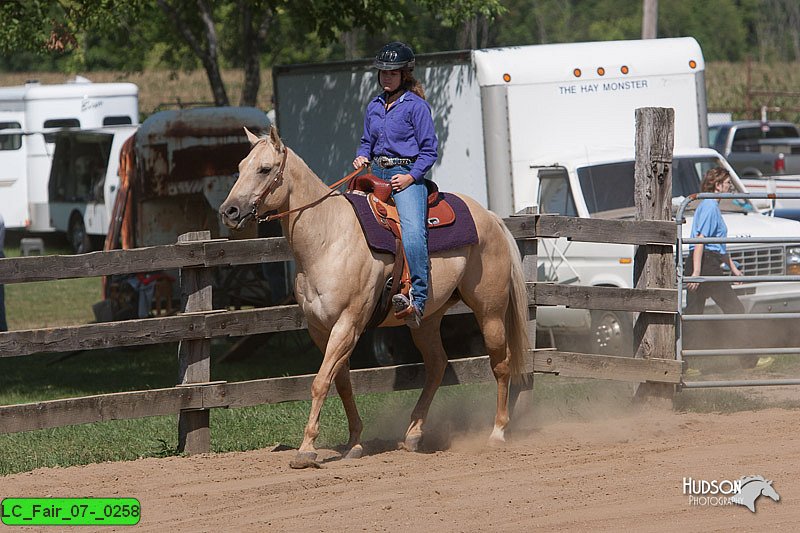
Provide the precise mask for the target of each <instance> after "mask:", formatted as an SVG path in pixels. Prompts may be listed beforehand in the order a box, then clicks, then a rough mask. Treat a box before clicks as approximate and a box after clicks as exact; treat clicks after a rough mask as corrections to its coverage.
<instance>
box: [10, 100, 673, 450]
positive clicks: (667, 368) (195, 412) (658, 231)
mask: <svg viewBox="0 0 800 533" xmlns="http://www.w3.org/2000/svg"><path fill="white" fill-rule="evenodd" d="M672 122H673V115H672V110H670V109H657V108H645V109H638V110H637V111H636V129H637V134H636V139H637V161H636V178H635V179H636V205H637V220H635V221H626V220H603V219H582V218H569V217H561V216H551V215H541V216H540V215H525V216H514V217H511V218H508V219H506V220H505V223H506V225H507V226H508V228H509V230H511V233H512V234H513V235H514V237H515V238H516V239H517V240H518V241H520V249H521V251H522V254H523V269H524V272H525V279H526V282H527V293H528V305H529V309H530V323H529V331H528V334H529V336H531V343H532V346H535V340H536V336H535V333H536V307H537V306H540V305H566V306H569V307H575V308H583V309H610V310H616V311H630V312H635V313H638V316H637V320H636V323H635V327H634V339H635V344H636V346H635V351H634V353H635V354H636V357H635V358H625V357H614V356H602V355H592V354H581V353H573V352H564V351H553V350H538V349H536V348H533V349H532V350H531V351H530V352H529V353H528V354H526V356H525V372H526V373H527V374H531V373H533V372H546V373H552V374H558V375H561V376H570V377H588V378H598V379H616V380H625V381H633V382H639V383H642V386H640V388H639V391H638V392H637V394H639V395H641V396H655V397H658V396H664V395H666V396H669V395H670V394H671V391H672V390H673V388H674V387H673V385H675V384H678V383H680V380H681V375H682V365H681V363H680V362H679V361H677V360H676V359H675V326H674V314H675V313H676V310H677V292H676V290H675V288H674V287H675V279H674V278H675V276H674V265H673V264H672V259H671V258H672V248H673V245H674V243H675V241H676V227H675V224H674V223H673V222H669V221H668V220H669V217H670V213H669V203H670V198H671V191H672V177H671V159H672V131H673V128H672ZM558 237H566V238H568V239H571V240H574V241H585V242H600V243H614V244H632V245H636V246H637V247H638V248H637V252H636V257H635V262H634V279H635V287H636V288H633V289H623V288H611V287H586V286H566V285H557V284H556V285H553V284H545V283H537V282H536V275H537V239H538V238H558ZM290 259H292V256H291V252H290V250H289V247H288V245H287V243H286V241H285V240H284V239H283V238H268V239H252V240H243V241H228V240H209V239H208V237H207V235H205V236H204V235H203V234H202V233H194V234H186V235H182V236H181V237H180V238H179V240H178V243H177V244H174V245H167V246H153V247H149V248H139V249H134V250H115V251H109V252H94V253H90V254H85V255H77V256H44V257H41V256H37V257H21V258H12V259H0V283H21V282H29V281H43V280H55V279H67V278H81V277H93V276H108V275H113V274H128V273H133V272H153V271H158V270H172V269H180V270H181V276H180V278H181V295H182V301H183V302H184V303H183V312H182V313H181V314H179V315H177V316H170V317H159V318H152V319H144V320H129V321H122V322H112V323H100V324H89V325H83V326H71V327H61V328H48V329H37V330H29V331H12V332H6V333H0V357H18V356H25V355H29V354H32V353H37V352H68V351H73V350H87V349H98V348H113V347H121V346H132V345H137V346H138V345H143V344H156V343H164V342H175V341H179V342H180V347H179V350H178V351H179V383H178V385H177V386H176V387H171V388H167V389H154V390H146V391H135V392H123V393H115V394H102V395H97V396H89V397H83V398H69V399H62V400H52V401H47V402H37V403H31V404H23V405H9V406H0V433H12V432H19V431H29V430H35V429H43V428H52V427H61V426H66V425H71V424H85V423H90V422H100V421H106V420H119V419H131V418H142V417H147V416H156V415H168V414H178V416H179V419H178V434H179V438H178V442H179V449H180V450H183V451H186V452H189V453H199V452H206V451H208V450H209V449H210V431H209V409H211V408H217V407H245V406H252V405H261V404H270V403H277V402H285V401H291V400H302V399H306V398H308V397H309V395H310V393H309V391H310V387H311V381H312V379H313V376H310V375H305V376H293V377H283V378H271V379H259V380H253V381H244V382H237V383H227V382H210V381H209V380H210V339H212V338H214V337H220V336H231V337H237V336H244V335H253V334H256V333H267V332H275V331H288V330H298V329H305V328H306V322H305V318H304V316H303V314H302V313H301V311H300V309H299V307H298V306H296V305H290V306H279V307H270V308H260V309H248V310H238V311H227V310H214V309H212V306H211V296H212V295H211V269H212V268H214V267H217V266H227V265H244V264H253V263H263V262H274V261H286V260H290ZM468 312H469V309H468V308H467V307H466V306H464V305H463V304H459V305H456V306H454V307H453V308H451V309H450V311H449V313H450V314H458V313H468ZM351 379H352V382H353V390H354V392H355V393H356V394H364V393H370V392H389V391H396V390H403V389H411V388H421V387H422V384H423V380H424V368H423V366H422V365H421V364H412V365H399V366H393V367H383V368H372V369H364V370H354V371H352V372H351ZM493 380H494V377H493V376H492V372H491V369H490V366H489V363H488V357H487V356H483V357H472V358H466V359H454V360H450V362H449V366H448V369H447V372H446V374H445V377H444V381H443V384H444V385H452V384H460V383H475V382H483V381H493Z"/></svg>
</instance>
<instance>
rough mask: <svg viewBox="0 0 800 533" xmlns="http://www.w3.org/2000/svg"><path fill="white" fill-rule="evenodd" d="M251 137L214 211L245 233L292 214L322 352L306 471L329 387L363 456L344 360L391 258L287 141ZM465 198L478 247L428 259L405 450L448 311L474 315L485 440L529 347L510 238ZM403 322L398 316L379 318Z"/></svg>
mask: <svg viewBox="0 0 800 533" xmlns="http://www.w3.org/2000/svg"><path fill="white" fill-rule="evenodd" d="M245 131H247V130H245ZM247 137H248V139H249V140H250V143H251V144H252V148H251V150H250V153H249V154H248V155H247V157H245V158H244V159H243V160H242V162H241V163H239V179H238V180H237V181H236V183H235V184H234V186H233V188H232V189H231V192H230V193H229V194H228V198H227V199H226V200H225V202H224V203H223V204H222V206H220V214H221V215H222V220H223V221H224V223H225V224H226V225H227V226H229V227H231V228H242V227H243V226H245V225H246V224H247V223H249V222H250V221H255V220H257V219H258V218H259V217H261V216H262V215H263V214H264V213H266V212H267V211H270V210H275V209H277V210H280V211H284V212H285V211H292V212H291V213H289V214H288V216H286V217H285V218H282V219H281V223H282V226H283V234H284V235H285V236H286V239H287V241H288V243H289V246H290V247H291V249H292V251H293V252H294V257H295V260H296V263H297V276H296V279H295V296H296V298H297V302H298V303H299V304H300V307H301V308H302V310H303V312H304V313H305V316H306V318H307V321H308V331H309V333H310V334H311V337H312V338H313V340H314V342H315V343H316V345H317V346H318V347H319V349H320V350H321V351H322V353H323V354H324V359H323V361H322V365H321V366H320V369H319V372H318V373H317V375H316V377H315V379H314V381H313V384H312V386H311V398H312V401H311V413H310V414H309V417H308V424H307V425H306V428H305V433H304V437H303V443H302V445H301V446H300V449H299V452H298V456H297V459H296V460H295V461H293V466H297V465H300V466H303V465H306V466H312V463H313V461H315V460H316V456H317V454H316V451H315V449H314V441H315V439H316V438H317V436H318V434H319V420H320V411H321V409H322V404H323V403H324V401H325V397H326V396H327V395H328V391H329V389H330V386H331V383H335V384H336V390H337V391H338V393H339V397H340V398H341V400H342V404H343V405H344V409H345V412H346V414H347V421H348V425H349V430H350V439H349V442H348V444H347V447H348V450H349V451H348V453H347V457H348V458H354V457H360V455H361V453H362V448H361V429H362V423H361V418H360V416H359V414H358V411H357V409H356V403H355V401H354V399H353V390H352V385H351V382H350V364H349V357H350V354H351V353H352V351H353V348H354V347H355V345H356V341H357V340H358V338H359V336H360V335H361V333H362V332H363V331H364V328H365V326H366V324H367V322H368V321H369V318H370V315H371V313H372V310H373V309H374V308H375V306H376V304H377V302H378V299H379V297H380V293H381V289H382V288H383V286H384V282H385V280H386V278H387V276H388V275H389V274H390V273H391V271H392V265H393V263H394V259H393V257H391V256H390V255H388V254H381V253H376V252H373V251H371V250H370V248H369V247H368V246H367V242H366V240H365V238H364V235H363V234H362V230H361V226H360V225H359V222H358V219H357V218H356V215H355V212H354V211H353V209H352V207H351V206H350V203H349V202H348V201H347V200H346V199H345V198H344V197H343V196H342V195H340V194H338V193H336V194H333V195H329V193H330V191H329V189H328V187H327V186H326V185H325V184H324V183H323V182H322V181H321V180H320V179H319V178H318V177H317V176H316V175H315V174H314V173H313V172H312V171H311V169H309V168H308V166H307V165H306V164H305V162H304V161H303V160H302V159H301V158H300V157H299V156H298V155H297V154H295V153H294V152H293V151H292V150H291V149H289V148H287V147H286V146H285V145H284V144H283V142H282V141H281V139H280V138H279V137H278V133H277V131H276V130H275V128H272V129H271V130H270V133H269V135H268V136H267V137H257V136H255V135H254V134H252V133H251V132H249V131H247ZM326 195H329V196H327V197H326ZM322 198H324V200H322V201H320V199H322ZM462 198H463V200H464V201H465V202H466V204H467V206H468V208H469V210H470V211H471V212H472V216H473V218H474V220H475V226H476V228H477V232H478V243H477V244H474V245H472V246H468V247H464V248H460V249H457V250H451V251H447V252H443V253H437V254H434V255H432V256H431V258H430V263H431V270H430V295H429V299H428V302H427V306H426V311H425V317H424V320H423V321H422V325H421V327H420V328H419V329H415V330H412V332H411V333H412V337H413V339H414V344H415V345H416V346H417V348H418V349H419V351H420V352H421V353H422V355H423V357H424V362H425V374H426V377H425V384H424V386H423V389H422V394H421V395H420V398H419V400H418V401H417V404H416V406H415V407H414V410H413V412H412V414H411V423H410V425H409V426H408V430H407V431H406V434H405V441H404V443H403V445H404V447H405V448H406V449H408V450H416V449H417V447H418V445H419V443H420V440H421V438H422V432H423V423H424V421H425V417H426V416H427V413H428V409H429V407H430V405H431V402H432V400H433V396H434V393H435V392H436V390H437V389H438V387H439V385H440V383H441V381H442V377H443V375H444V372H445V368H446V367H447V355H446V354H445V351H444V348H443V347H442V340H441V335H440V332H439V327H440V324H441V321H442V317H443V316H444V314H445V311H447V309H448V308H449V307H450V306H452V305H453V304H454V303H456V302H457V301H458V299H459V298H460V299H462V300H463V301H464V302H465V303H466V304H467V305H468V306H469V307H470V308H471V309H472V310H473V312H474V313H475V318H476V319H477V322H478V325H479V326H480V329H481V332H482V334H483V338H484V341H485V344H486V348H487V350H488V351H489V359H490V363H491V366H492V371H493V373H494V376H495V378H496V379H497V411H496V415H495V419H494V430H493V431H492V433H491V436H490V438H489V442H490V444H498V443H502V442H504V441H505V437H504V433H505V429H506V426H507V425H508V422H509V383H510V378H511V377H512V375H516V374H519V373H520V371H521V369H522V361H523V354H524V353H525V352H526V350H527V349H528V347H529V342H528V336H527V330H526V324H527V317H528V309H527V305H528V304H527V293H526V291H525V280H524V278H523V274H522V264H521V261H520V257H519V251H518V249H517V246H516V242H515V241H514V238H513V237H512V235H511V233H510V232H509V231H508V229H507V228H506V227H505V225H504V224H503V221H502V220H501V219H500V218H499V217H498V216H497V215H495V214H494V213H491V212H490V211H487V210H486V209H484V208H483V207H482V206H480V205H479V204H478V203H477V202H475V201H474V200H472V199H471V198H469V197H462ZM305 207H307V208H305ZM295 209H296V210H297V211H293V210H295ZM401 324H402V322H401V321H399V320H397V319H395V318H394V316H390V317H389V318H387V319H386V320H385V321H384V322H383V325H384V326H397V325H401Z"/></svg>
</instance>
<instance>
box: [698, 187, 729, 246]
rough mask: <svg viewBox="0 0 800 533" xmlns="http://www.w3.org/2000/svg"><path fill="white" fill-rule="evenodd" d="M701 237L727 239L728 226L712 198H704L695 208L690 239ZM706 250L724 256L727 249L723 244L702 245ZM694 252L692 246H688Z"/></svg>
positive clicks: (717, 203) (716, 202)
mask: <svg viewBox="0 0 800 533" xmlns="http://www.w3.org/2000/svg"><path fill="white" fill-rule="evenodd" d="M701 234H702V235H703V237H727V236H728V226H727V225H725V220H724V219H723V218H722V211H720V210H719V202H718V201H717V200H714V199H712V198H706V199H705V200H703V201H702V202H700V205H699V206H698V207H697V210H696V211H695V212H694V219H693V220H692V238H695V237H697V236H698V235H701ZM703 246H704V247H705V249H706V250H709V251H712V252H717V253H720V254H722V255H726V253H727V249H726V248H725V244H724V243H704V245H703ZM689 249H690V250H694V245H690V246H689Z"/></svg>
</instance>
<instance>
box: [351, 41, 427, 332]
mask: <svg viewBox="0 0 800 533" xmlns="http://www.w3.org/2000/svg"><path fill="white" fill-rule="evenodd" d="M373 65H374V67H375V68H376V69H378V83H379V84H380V87H381V89H383V92H382V93H381V94H379V95H378V96H376V97H375V98H374V99H373V100H372V101H370V102H369V104H367V109H366V113H365V115H364V134H363V135H362V136H361V145H360V146H359V149H358V152H357V155H356V158H355V159H354V160H353V166H354V167H355V168H359V167H360V166H362V165H364V164H366V163H368V162H369V161H370V160H372V169H371V170H372V173H373V174H374V175H375V176H377V177H379V178H381V179H383V180H386V181H388V182H390V183H391V185H392V197H393V198H394V201H395V204H396V205H397V212H398V214H399V215H400V228H401V231H402V233H403V249H404V250H405V254H406V261H407V262H408V270H409V273H410V274H411V291H410V293H409V296H410V300H409V299H408V298H406V297H405V296H404V295H403V294H397V295H395V296H394V297H393V298H392V303H393V305H394V309H395V315H396V316H398V317H400V318H405V321H406V324H408V325H409V326H410V327H412V328H418V327H419V325H420V322H421V320H422V315H423V313H424V312H425V302H426V300H427V299H428V275H429V270H430V269H429V265H428V228H427V219H428V217H427V210H428V206H427V197H428V190H427V187H426V186H425V181H424V179H425V174H426V173H427V172H428V171H429V170H430V169H431V167H432V166H433V164H434V163H435V162H436V158H437V147H438V144H439V142H438V140H437V138H436V132H435V131H434V128H433V117H432V116H431V107H430V105H428V102H426V101H425V92H424V90H423V89H422V85H421V84H420V83H419V82H418V81H417V80H416V79H415V78H414V75H413V74H412V72H413V70H414V52H413V51H412V50H411V48H410V47H409V46H408V45H406V44H403V43H400V42H392V43H389V44H387V45H386V46H384V47H383V48H382V49H381V51H380V52H378V55H377V56H376V57H375V61H374V63H373Z"/></svg>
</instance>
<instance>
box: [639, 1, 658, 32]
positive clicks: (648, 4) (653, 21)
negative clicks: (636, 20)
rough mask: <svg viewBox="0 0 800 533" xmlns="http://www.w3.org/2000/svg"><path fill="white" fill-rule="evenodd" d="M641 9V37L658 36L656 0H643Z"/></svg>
mask: <svg viewBox="0 0 800 533" xmlns="http://www.w3.org/2000/svg"><path fill="white" fill-rule="evenodd" d="M642 11H643V14H642V39H655V38H656V37H657V36H658V0H643V2H642Z"/></svg>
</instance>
